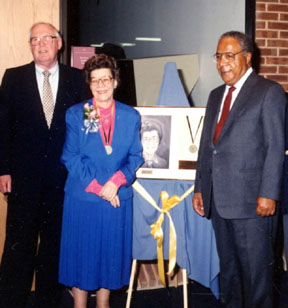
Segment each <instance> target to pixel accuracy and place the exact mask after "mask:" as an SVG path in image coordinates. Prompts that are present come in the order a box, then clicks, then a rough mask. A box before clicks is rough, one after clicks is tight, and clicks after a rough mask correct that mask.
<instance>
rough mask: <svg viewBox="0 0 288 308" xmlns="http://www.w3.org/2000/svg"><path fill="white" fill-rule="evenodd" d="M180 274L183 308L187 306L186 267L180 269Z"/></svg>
mask: <svg viewBox="0 0 288 308" xmlns="http://www.w3.org/2000/svg"><path fill="white" fill-rule="evenodd" d="M182 275H183V297H184V298H183V299H184V308H188V292H187V287H188V281H187V271H186V269H182Z"/></svg>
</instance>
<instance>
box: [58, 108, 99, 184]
mask: <svg viewBox="0 0 288 308" xmlns="http://www.w3.org/2000/svg"><path fill="white" fill-rule="evenodd" d="M78 110H79V109H76V108H74V107H72V108H70V109H68V111H67V112H66V139H65V143H64V148H63V154H62V156H61V161H62V162H63V164H64V165H65V166H66V168H67V170H68V172H69V176H72V177H73V178H75V179H78V180H80V181H81V182H84V183H86V185H88V184H89V183H90V182H91V181H92V179H93V178H94V177H95V169H96V168H95V166H94V164H93V162H92V161H91V159H90V158H89V157H88V156H86V155H85V154H83V153H81V136H80V134H81V135H82V134H83V132H82V131H81V129H82V128H81V123H82V122H83V119H82V118H81V117H79V113H77V111H78Z"/></svg>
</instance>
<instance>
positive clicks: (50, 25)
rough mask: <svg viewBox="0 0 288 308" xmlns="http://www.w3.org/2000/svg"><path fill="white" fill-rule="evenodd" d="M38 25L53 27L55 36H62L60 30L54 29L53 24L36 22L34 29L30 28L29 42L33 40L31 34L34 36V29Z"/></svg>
mask: <svg viewBox="0 0 288 308" xmlns="http://www.w3.org/2000/svg"><path fill="white" fill-rule="evenodd" d="M38 25H46V26H49V27H51V28H52V29H53V30H54V31H55V36H56V37H59V36H60V34H59V31H58V30H57V29H56V27H54V26H53V25H52V24H50V23H49V22H44V21H39V22H36V23H35V24H33V25H32V27H31V28H30V30H29V37H28V39H29V41H30V39H31V34H32V31H33V29H34V28H35V27H37V26H38Z"/></svg>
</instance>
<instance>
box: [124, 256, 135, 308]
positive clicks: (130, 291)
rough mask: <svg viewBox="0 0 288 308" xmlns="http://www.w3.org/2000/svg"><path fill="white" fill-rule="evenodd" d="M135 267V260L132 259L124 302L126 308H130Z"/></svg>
mask: <svg viewBox="0 0 288 308" xmlns="http://www.w3.org/2000/svg"><path fill="white" fill-rule="evenodd" d="M136 265H137V260H136V259H133V262H132V269H131V275H130V282H129V288H128V295H127V301H126V308H130V304H131V297H132V291H133V285H134V279H135V271H136Z"/></svg>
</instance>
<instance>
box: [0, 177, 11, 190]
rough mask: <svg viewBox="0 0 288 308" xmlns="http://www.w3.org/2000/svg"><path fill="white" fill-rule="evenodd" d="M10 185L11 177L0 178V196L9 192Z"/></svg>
mask: <svg viewBox="0 0 288 308" xmlns="http://www.w3.org/2000/svg"><path fill="white" fill-rule="evenodd" d="M11 184H12V179H11V175H9V174H7V175H1V176H0V192H1V193H2V194H5V193H10V192H11Z"/></svg>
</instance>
